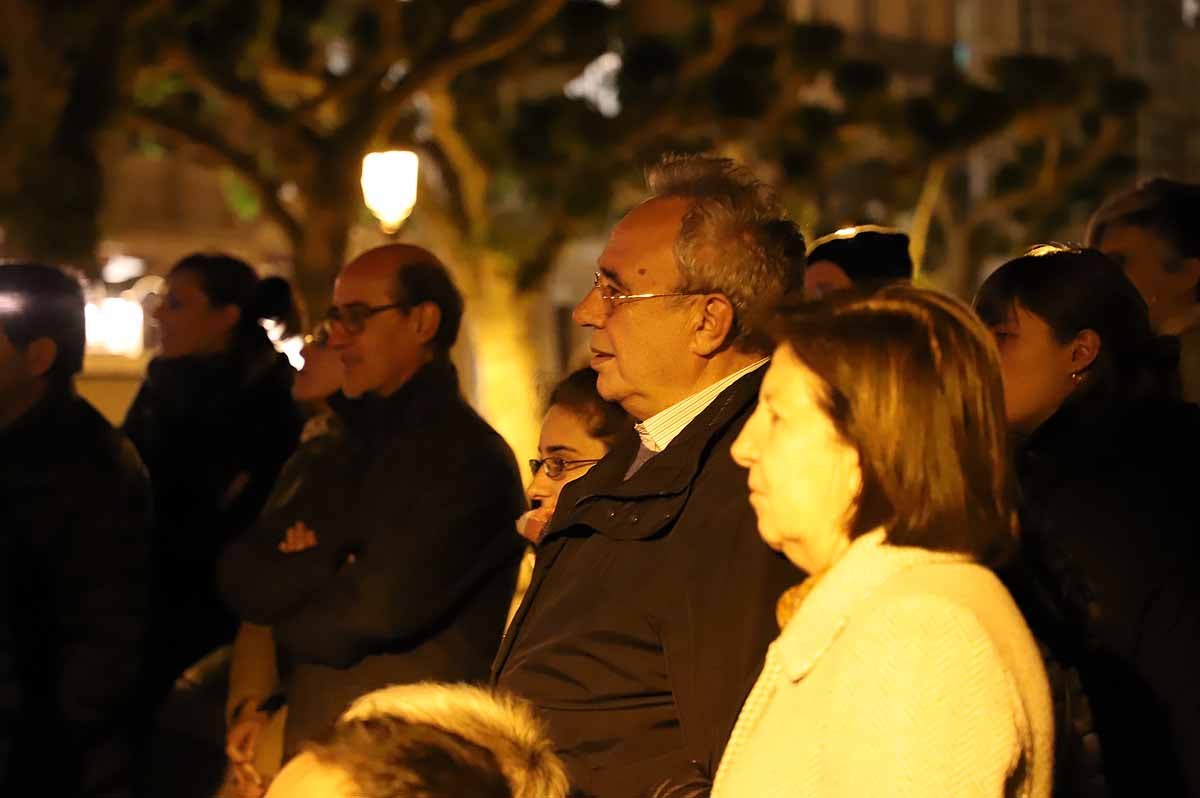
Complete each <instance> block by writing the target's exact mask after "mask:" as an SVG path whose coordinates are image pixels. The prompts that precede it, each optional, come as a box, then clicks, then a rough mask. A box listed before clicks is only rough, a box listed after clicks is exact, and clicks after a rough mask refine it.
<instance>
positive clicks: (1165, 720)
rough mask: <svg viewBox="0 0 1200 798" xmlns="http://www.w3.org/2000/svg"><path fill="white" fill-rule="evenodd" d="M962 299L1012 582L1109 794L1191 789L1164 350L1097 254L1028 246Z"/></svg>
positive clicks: (1179, 515) (1177, 488) (1184, 437)
mask: <svg viewBox="0 0 1200 798" xmlns="http://www.w3.org/2000/svg"><path fill="white" fill-rule="evenodd" d="M975 307H976V310H977V312H978V313H979V315H980V316H981V317H982V318H983V320H984V321H985V322H986V323H987V324H988V326H989V327H990V328H991V330H992V333H993V335H994V336H995V338H996V343H997V345H998V348H999V350H1000V361H1001V367H1002V373H1003V378H1004V393H1005V404H1006V413H1007V419H1008V425H1009V429H1010V432H1011V433H1012V435H1013V437H1014V441H1015V443H1016V450H1015V463H1016V473H1017V478H1018V483H1019V486H1020V491H1021V501H1020V516H1021V529H1022V541H1021V542H1022V552H1023V554H1022V558H1021V567H1020V568H1019V569H1017V570H1015V571H1013V572H1012V573H1011V577H1010V584H1012V585H1013V589H1014V592H1016V593H1017V595H1018V599H1019V600H1020V601H1021V605H1022V608H1023V609H1024V610H1025V612H1026V615H1027V616H1028V617H1029V619H1030V623H1031V625H1032V626H1033V629H1034V632H1035V633H1037V635H1038V637H1039V639H1041V640H1042V641H1043V642H1044V643H1045V644H1046V645H1047V646H1048V647H1049V649H1050V655H1051V658H1052V659H1054V660H1056V661H1058V662H1060V663H1063V664H1065V665H1066V666H1067V667H1069V668H1072V669H1076V670H1077V671H1078V674H1079V678H1080V681H1081V683H1082V688H1083V692H1084V693H1085V694H1086V696H1087V700H1088V702H1089V703H1090V706H1091V713H1092V721H1093V722H1094V728H1095V731H1096V733H1097V734H1096V736H1097V737H1098V741H1099V753H1100V757H1101V758H1102V761H1103V773H1104V778H1105V780H1106V781H1107V783H1108V789H1109V791H1110V794H1112V795H1133V794H1139V793H1142V792H1145V791H1147V790H1148V789H1150V788H1149V787H1148V786H1147V785H1148V784H1149V783H1150V782H1151V780H1152V781H1153V783H1154V784H1155V785H1156V787H1155V788H1154V790H1153V791H1154V792H1156V794H1161V795H1168V794H1169V795H1184V794H1187V795H1192V794H1198V793H1200V762H1198V761H1197V757H1196V756H1195V752H1196V751H1197V750H1200V748H1198V746H1200V689H1198V684H1200V683H1198V682H1197V681H1196V679H1195V678H1194V674H1193V666H1194V663H1195V662H1196V661H1197V658H1198V657H1200V594H1198V591H1197V585H1198V584H1200V558H1198V556H1197V553H1198V543H1200V537H1198V536H1197V532H1198V531H1200V513H1198V512H1197V510H1196V502H1195V495H1194V494H1195V490H1196V473H1197V470H1196V465H1195V459H1196V456H1197V452H1200V408H1197V407H1196V406H1194V405H1190V404H1187V403H1185V402H1183V401H1181V400H1180V399H1179V398H1178V396H1179V384H1178V373H1177V366H1176V364H1177V358H1178V344H1177V342H1176V340H1175V339H1174V338H1171V337H1160V336H1156V335H1155V334H1154V332H1153V330H1152V328H1151V324H1150V320H1149V317H1148V314H1147V310H1146V305H1145V302H1144V301H1143V300H1142V298H1141V297H1140V296H1139V294H1138V292H1137V289H1136V288H1135V287H1134V285H1133V284H1132V283H1131V282H1130V281H1129V280H1128V278H1127V277H1126V276H1125V275H1124V273H1123V272H1122V270H1121V269H1120V267H1119V266H1118V265H1117V264H1116V263H1114V262H1112V261H1111V260H1109V259H1108V258H1107V257H1105V256H1104V255H1103V254H1101V253H1100V252H1097V251H1095V250H1086V249H1077V248H1067V247H1059V246H1048V247H1039V248H1036V249H1034V250H1031V252H1030V253H1029V254H1028V255H1026V256H1024V257H1021V258H1017V259H1016V260H1013V261H1010V262H1008V263H1006V264H1004V265H1003V266H1001V267H1000V268H999V269H997V270H996V271H995V272H994V273H993V274H992V275H991V276H989V277H988V279H987V280H986V281H985V282H984V284H983V285H982V287H981V288H980V290H979V294H978V296H977V297H976V299H975ZM1060 731H1061V732H1067V731H1069V730H1066V729H1060ZM1067 742H1069V741H1067ZM1060 743H1062V744H1065V743H1064V742H1063V741H1061V740H1060ZM1060 748H1061V745H1060ZM1061 755H1062V751H1061V750H1060V761H1061V758H1062V757H1061ZM1064 775H1065V774H1064Z"/></svg>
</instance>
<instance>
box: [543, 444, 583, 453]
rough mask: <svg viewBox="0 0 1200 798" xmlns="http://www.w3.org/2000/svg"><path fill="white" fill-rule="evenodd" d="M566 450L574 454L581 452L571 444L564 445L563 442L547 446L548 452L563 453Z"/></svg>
mask: <svg viewBox="0 0 1200 798" xmlns="http://www.w3.org/2000/svg"><path fill="white" fill-rule="evenodd" d="M564 452H571V453H574V454H579V450H578V449H575V448H573V447H571V446H566V445H562V444H559V445H555V446H547V447H546V453H547V454H563V453H564Z"/></svg>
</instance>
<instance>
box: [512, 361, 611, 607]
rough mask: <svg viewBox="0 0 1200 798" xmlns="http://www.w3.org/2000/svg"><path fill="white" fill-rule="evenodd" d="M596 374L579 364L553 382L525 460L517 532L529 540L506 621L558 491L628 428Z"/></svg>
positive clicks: (529, 571)
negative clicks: (523, 504) (526, 478)
mask: <svg viewBox="0 0 1200 798" xmlns="http://www.w3.org/2000/svg"><path fill="white" fill-rule="evenodd" d="M596 378H597V374H596V372H595V371H594V370H593V369H590V368H582V369H579V370H578V371H573V372H571V374H569V375H567V376H566V377H565V378H564V379H563V380H562V382H560V383H558V385H556V386H554V390H553V391H551V392H550V401H549V402H548V403H547V408H546V417H545V418H544V419H543V420H542V432H541V435H540V436H539V437H538V457H537V459H535V460H530V461H529V468H530V471H532V473H533V480H532V481H531V482H530V483H529V485H527V486H526V488H525V496H526V497H527V498H528V499H529V503H530V505H531V509H530V510H529V511H527V512H526V513H525V514H524V515H522V516H521V517H520V518H518V519H517V532H518V533H519V534H520V535H521V537H523V538H525V539H526V540H528V541H529V543H530V544H531V545H530V547H529V549H528V550H527V551H526V553H525V558H524V559H523V560H522V561H521V570H520V571H519V572H518V574H517V589H516V592H515V594H514V595H513V602H512V606H511V607H510V608H509V611H508V618H509V620H510V621H511V620H512V617H513V615H514V614H516V611H517V607H519V606H520V604H521V600H522V598H524V596H525V591H526V590H527V589H528V587H529V581H530V578H531V577H532V575H533V559H534V549H533V547H534V546H536V545H537V544H538V543H539V542H541V539H542V534H543V533H544V532H545V531H546V526H547V524H549V523H550V518H551V517H552V516H553V515H554V508H555V507H556V506H557V504H558V495H559V494H560V493H561V492H562V489H563V486H564V485H566V484H567V483H568V482H571V481H573V480H576V479H579V478H580V477H582V476H583V475H584V474H586V473H587V472H588V471H589V470H591V467H592V466H593V465H595V464H596V463H598V462H600V460H602V459H603V458H604V456H605V455H606V454H608V452H609V450H611V449H612V447H613V445H614V444H615V443H616V442H617V440H618V439H619V438H620V437H621V436H622V435H626V434H630V433H631V432H632V431H633V418H632V417H630V415H629V414H628V413H626V412H625V411H624V410H622V409H621V406H620V405H618V404H616V403H615V402H606V401H605V400H604V398H603V397H601V396H600V393H599V391H597V390H596Z"/></svg>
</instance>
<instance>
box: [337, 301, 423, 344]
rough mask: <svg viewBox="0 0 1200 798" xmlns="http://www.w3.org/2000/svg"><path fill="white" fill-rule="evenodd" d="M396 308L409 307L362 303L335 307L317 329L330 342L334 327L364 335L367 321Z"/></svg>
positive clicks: (349, 333) (400, 304)
mask: <svg viewBox="0 0 1200 798" xmlns="http://www.w3.org/2000/svg"><path fill="white" fill-rule="evenodd" d="M395 308H404V309H407V308H408V305H406V304H404V303H403V302H393V303H392V304H390V305H367V304H364V303H362V302H352V303H350V304H349V305H334V306H333V307H331V308H330V309H329V310H328V311H326V312H325V318H324V319H322V320H321V326H320V327H318V328H317V329H318V333H320V332H321V331H324V336H325V339H326V340H328V339H329V334H330V333H332V332H333V328H334V325H338V326H340V327H341V328H342V329H343V330H344V331H345V332H346V334H347V335H362V332H363V330H365V329H367V321H368V320H369V319H370V318H371V317H372V316H374V315H375V314H377V313H383V312H384V311H385V310H393V309H395Z"/></svg>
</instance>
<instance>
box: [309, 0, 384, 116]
mask: <svg viewBox="0 0 1200 798" xmlns="http://www.w3.org/2000/svg"><path fill="white" fill-rule="evenodd" d="M400 7H401V4H400V3H397V2H394V0H385V1H384V2H377V3H374V8H375V12H376V13H377V14H378V15H379V41H380V45H379V49H378V50H376V51H375V52H374V53H373V54H372V55H371V57H370V58H367V59H364V61H363V62H362V64H361V65H360V66H358V67H357V68H356V69H354V71H353V72H351V73H350V74H349V75H346V76H345V77H343V78H341V79H339V80H335V81H330V83H329V86H328V88H327V89H326V90H325V91H324V92H322V93H321V94H318V95H317V96H316V97H313V98H312V99H311V100H306V101H305V102H303V103H301V104H300V105H298V106H296V108H294V109H293V114H294V118H295V119H301V120H303V119H308V118H310V117H311V115H312V114H313V113H315V112H317V111H318V110H320V109H321V108H322V107H324V106H325V105H328V104H329V103H335V102H343V101H345V100H348V99H349V98H351V97H359V98H366V97H369V96H371V95H373V94H374V91H375V88H376V87H377V86H379V84H380V83H381V82H382V81H383V80H384V78H385V77H386V76H387V73H388V71H389V70H390V69H391V68H392V64H394V63H396V62H397V61H398V60H400V58H401V55H402V53H401V51H400V48H399V46H398V42H399V41H400V38H401V29H402V25H401V20H400V14H401V12H400Z"/></svg>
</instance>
